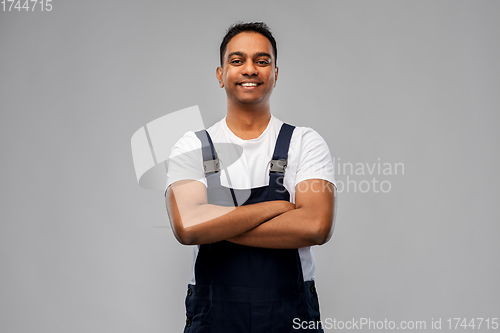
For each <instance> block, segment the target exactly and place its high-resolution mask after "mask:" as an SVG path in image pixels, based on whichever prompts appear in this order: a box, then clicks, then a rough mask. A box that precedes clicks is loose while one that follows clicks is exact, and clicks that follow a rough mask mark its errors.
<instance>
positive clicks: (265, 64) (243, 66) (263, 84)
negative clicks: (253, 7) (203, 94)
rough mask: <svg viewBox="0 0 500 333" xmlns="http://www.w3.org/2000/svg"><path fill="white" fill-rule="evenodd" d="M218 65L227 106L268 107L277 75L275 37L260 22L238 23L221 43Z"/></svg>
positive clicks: (218, 76)
mask: <svg viewBox="0 0 500 333" xmlns="http://www.w3.org/2000/svg"><path fill="white" fill-rule="evenodd" d="M220 51H221V66H220V67H217V71H216V75H217V79H218V80H219V85H220V87H221V88H225V90H226V94H227V98H228V106H236V105H239V106H243V105H247V106H249V105H253V107H257V108H258V109H260V108H267V109H268V108H269V98H270V97H271V93H272V91H273V88H274V87H275V85H276V80H277V79H278V67H276V41H275V39H274V38H273V36H272V35H271V32H270V31H269V28H268V27H267V26H266V25H265V24H264V23H259V22H257V23H239V24H236V25H233V26H232V27H231V28H230V29H229V30H228V32H227V34H226V36H225V37H224V40H223V41H222V44H221V48H220Z"/></svg>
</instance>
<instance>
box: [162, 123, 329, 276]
mask: <svg viewBox="0 0 500 333" xmlns="http://www.w3.org/2000/svg"><path fill="white" fill-rule="evenodd" d="M282 124H283V122H282V121H281V120H279V119H277V118H276V117H274V116H271V120H270V121H269V124H268V125H267V128H266V129H265V130H264V132H262V134H261V135H260V136H259V137H258V138H256V139H251V140H243V139H240V138H239V137H237V136H236V135H235V134H234V133H233V132H232V131H231V130H230V129H229V127H228V126H227V123H226V118H223V119H222V120H220V121H219V122H217V123H216V124H214V125H213V126H212V127H210V128H208V129H207V131H208V133H209V134H210V137H211V139H212V142H213V143H214V146H215V148H216V151H217V154H218V157H219V160H220V164H221V175H220V179H221V185H222V186H226V187H232V188H234V189H250V188H255V187H261V186H267V185H269V166H270V161H271V159H272V156H273V152H274V147H275V144H276V139H277V137H278V134H279V131H280V129H281V125H282ZM185 179H192V180H198V181H200V182H202V183H203V184H205V186H207V182H206V178H205V174H204V171H203V157H202V153H201V141H200V140H199V139H198V137H197V136H196V134H195V133H194V132H192V131H190V132H187V133H185V134H184V136H183V137H182V138H181V139H179V141H177V143H176V144H175V145H174V147H172V151H171V153H170V158H169V161H168V172H167V186H166V189H167V188H168V187H169V186H170V185H171V184H173V183H175V182H177V181H180V180H185ZM307 179H324V180H327V181H329V182H331V183H332V184H335V179H334V165H333V163H332V157H331V156H330V151H329V149H328V146H327V144H326V142H325V140H323V138H322V137H321V136H320V135H319V134H318V133H317V132H316V131H314V130H313V129H311V128H308V127H296V128H295V129H294V131H293V134H292V138H291V140H290V148H289V150H288V162H287V167H286V171H285V177H284V181H283V185H284V186H285V188H286V189H287V190H288V192H289V193H290V201H291V202H293V203H295V186H296V185H297V184H298V183H300V182H301V181H304V180H307ZM166 189H165V192H166ZM198 249H199V246H194V256H193V275H192V278H191V281H190V283H191V284H195V283H196V281H195V276H194V264H195V262H196V257H197V255H198ZM299 255H300V259H301V264H302V272H303V276H304V281H308V280H313V279H314V274H315V266H314V257H313V253H312V248H311V247H303V248H300V249H299Z"/></svg>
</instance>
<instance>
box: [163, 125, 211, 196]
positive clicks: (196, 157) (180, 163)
mask: <svg viewBox="0 0 500 333" xmlns="http://www.w3.org/2000/svg"><path fill="white" fill-rule="evenodd" d="M185 179H192V180H197V181H200V182H202V183H203V184H205V186H207V181H206V179H205V173H204V172H203V156H202V153H201V142H200V140H199V139H198V137H197V136H196V134H194V132H193V131H189V132H186V134H184V135H183V136H182V138H180V139H179V140H178V141H177V142H176V144H175V145H174V146H173V147H172V150H171V151H170V157H169V158H168V163H167V184H166V186H165V195H166V194H167V189H168V187H169V186H170V185H172V184H173V183H175V182H178V181H180V180H185Z"/></svg>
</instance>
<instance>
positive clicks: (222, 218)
mask: <svg viewBox="0 0 500 333" xmlns="http://www.w3.org/2000/svg"><path fill="white" fill-rule="evenodd" d="M335 196H336V190H335V186H334V185H333V184H332V183H330V182H328V181H326V180H322V179H309V180H305V181H303V182H300V183H299V184H297V186H296V192H295V205H294V204H292V203H290V202H287V201H282V200H277V201H267V202H261V203H257V204H252V205H246V206H241V207H236V208H235V207H223V206H216V205H211V204H208V203H207V192H206V187H205V185H204V184H203V183H201V182H198V181H191V180H185V181H179V182H176V183H174V184H172V185H171V186H170V187H169V188H168V191H167V195H166V204H167V211H168V214H169V217H170V222H171V224H172V230H173V231H174V235H175V237H176V238H177V240H178V241H179V242H180V243H182V244H186V245H194V244H207V243H214V242H218V241H221V240H227V241H230V242H233V243H237V244H242V245H247V246H256V247H266V248H299V247H304V246H312V245H319V244H323V243H326V242H327V241H328V240H329V239H330V238H331V235H332V232H333V226H334V217H335Z"/></svg>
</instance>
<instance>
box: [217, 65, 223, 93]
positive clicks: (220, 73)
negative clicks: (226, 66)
mask: <svg viewBox="0 0 500 333" xmlns="http://www.w3.org/2000/svg"><path fill="white" fill-rule="evenodd" d="M215 76H216V77H217V80H219V86H220V87H221V88H224V81H222V67H217V69H216V70H215Z"/></svg>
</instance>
